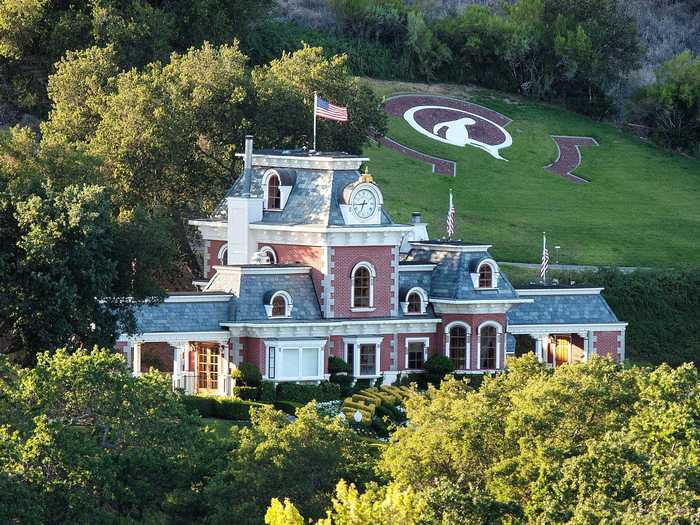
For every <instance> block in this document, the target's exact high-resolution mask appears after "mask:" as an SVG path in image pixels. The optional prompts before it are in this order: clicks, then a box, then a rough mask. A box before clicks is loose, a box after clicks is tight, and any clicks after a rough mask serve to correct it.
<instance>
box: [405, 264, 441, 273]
mask: <svg viewBox="0 0 700 525" xmlns="http://www.w3.org/2000/svg"><path fill="white" fill-rule="evenodd" d="M436 266H437V264H402V263H399V271H400V272H432V271H433V270H434V269H435V267H436Z"/></svg>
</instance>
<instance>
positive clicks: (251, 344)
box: [240, 337, 267, 377]
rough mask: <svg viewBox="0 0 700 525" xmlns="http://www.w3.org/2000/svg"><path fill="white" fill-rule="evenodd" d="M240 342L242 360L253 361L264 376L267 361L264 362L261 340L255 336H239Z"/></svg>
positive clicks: (263, 345)
mask: <svg viewBox="0 0 700 525" xmlns="http://www.w3.org/2000/svg"><path fill="white" fill-rule="evenodd" d="M240 344H241V346H242V350H241V357H242V358H243V361H247V362H248V363H253V364H254V365H255V366H257V367H258V369H259V370H260V372H261V373H262V375H263V377H265V375H266V373H267V363H266V362H265V343H264V342H263V340H262V339H259V338H257V337H241V340H240Z"/></svg>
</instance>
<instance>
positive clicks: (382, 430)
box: [372, 417, 389, 437]
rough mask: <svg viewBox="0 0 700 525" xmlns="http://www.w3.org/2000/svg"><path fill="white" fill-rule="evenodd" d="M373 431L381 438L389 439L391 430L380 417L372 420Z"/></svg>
mask: <svg viewBox="0 0 700 525" xmlns="http://www.w3.org/2000/svg"><path fill="white" fill-rule="evenodd" d="M372 430H374V431H375V432H376V433H377V435H378V436H380V437H387V436H388V435H389V428H388V427H387V425H386V423H384V421H382V418H380V417H375V418H373V419H372Z"/></svg>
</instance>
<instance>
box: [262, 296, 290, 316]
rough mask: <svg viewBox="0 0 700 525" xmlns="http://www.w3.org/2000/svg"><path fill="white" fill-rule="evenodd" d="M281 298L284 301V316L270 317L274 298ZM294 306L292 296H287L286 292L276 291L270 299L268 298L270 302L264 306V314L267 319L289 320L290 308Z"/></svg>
mask: <svg viewBox="0 0 700 525" xmlns="http://www.w3.org/2000/svg"><path fill="white" fill-rule="evenodd" d="M278 296H281V297H282V299H283V300H284V315H274V316H273V315H272V303H273V302H274V300H275V297H278ZM293 306H294V303H293V302H292V296H291V295H289V293H288V292H286V291H285V290H278V291H276V292H275V293H274V294H272V297H270V302H269V303H268V304H266V305H265V313H267V317H268V318H269V319H289V318H290V317H291V316H292V308H293Z"/></svg>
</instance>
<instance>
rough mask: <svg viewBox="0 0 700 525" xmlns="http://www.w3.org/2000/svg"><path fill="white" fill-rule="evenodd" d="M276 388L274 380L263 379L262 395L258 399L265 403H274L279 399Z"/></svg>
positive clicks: (261, 385) (261, 384)
mask: <svg viewBox="0 0 700 525" xmlns="http://www.w3.org/2000/svg"><path fill="white" fill-rule="evenodd" d="M275 388H276V387H275V384H274V383H273V382H272V381H263V382H262V383H260V395H259V397H258V399H259V400H260V401H262V402H264V403H272V402H273V401H274V400H275V399H277V396H276V395H275Z"/></svg>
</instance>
